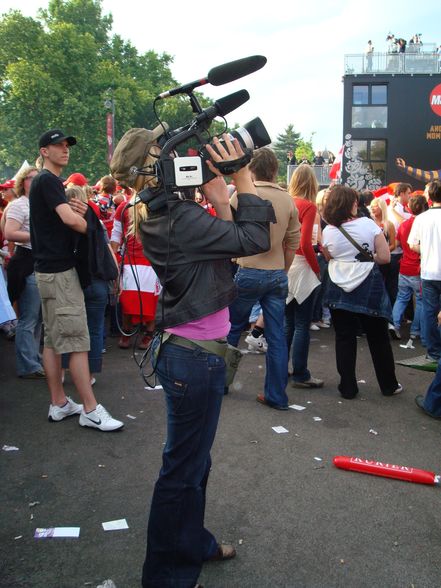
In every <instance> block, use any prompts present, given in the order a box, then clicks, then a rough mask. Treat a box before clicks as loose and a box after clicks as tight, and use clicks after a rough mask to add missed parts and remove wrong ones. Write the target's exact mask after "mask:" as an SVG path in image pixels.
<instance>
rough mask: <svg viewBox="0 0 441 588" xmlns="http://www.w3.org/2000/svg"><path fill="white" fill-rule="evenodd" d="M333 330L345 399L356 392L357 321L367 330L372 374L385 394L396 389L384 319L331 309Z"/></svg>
mask: <svg viewBox="0 0 441 588" xmlns="http://www.w3.org/2000/svg"><path fill="white" fill-rule="evenodd" d="M331 316H332V323H333V325H334V329H335V355H336V359H337V371H338V373H339V375H340V384H339V386H338V389H339V390H340V393H341V395H342V396H343V397H344V398H354V396H356V395H357V393H358V386H357V376H356V374H355V367H356V361H357V329H358V326H359V322H360V323H361V325H362V327H363V331H364V332H365V333H366V337H367V341H368V345H369V351H370V354H371V357H372V362H373V364H374V369H375V375H376V376H377V381H378V384H379V386H380V390H381V392H382V394H384V396H391V395H392V394H393V393H394V391H395V390H396V389H397V388H398V382H397V379H396V377H395V364H394V356H393V352H392V347H391V344H390V338H389V333H388V328H387V320H386V319H385V318H382V317H375V316H368V315H366V314H360V313H355V312H351V311H348V310H340V309H333V308H331Z"/></svg>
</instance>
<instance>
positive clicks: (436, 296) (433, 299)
mask: <svg viewBox="0 0 441 588" xmlns="http://www.w3.org/2000/svg"><path fill="white" fill-rule="evenodd" d="M421 285H422V289H423V307H422V320H423V321H424V337H425V339H426V345H427V353H428V354H429V355H430V356H431V357H434V358H435V359H440V358H441V336H440V328H439V326H438V320H437V316H438V313H439V311H440V310H441V281H439V280H423V279H422V280H421Z"/></svg>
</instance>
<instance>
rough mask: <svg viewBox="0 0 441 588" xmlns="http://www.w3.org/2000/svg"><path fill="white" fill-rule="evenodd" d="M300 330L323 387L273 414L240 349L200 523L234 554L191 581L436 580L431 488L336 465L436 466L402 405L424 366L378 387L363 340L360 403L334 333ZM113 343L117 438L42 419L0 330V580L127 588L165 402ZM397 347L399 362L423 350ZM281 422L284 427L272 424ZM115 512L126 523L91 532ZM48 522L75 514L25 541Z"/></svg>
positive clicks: (434, 431)
mask: <svg viewBox="0 0 441 588" xmlns="http://www.w3.org/2000/svg"><path fill="white" fill-rule="evenodd" d="M312 336H313V341H312V343H311V353H310V367H311V370H312V372H313V374H314V375H315V376H319V377H324V379H325V380H326V385H325V387H324V388H323V389H322V390H318V391H298V390H294V389H290V391H289V397H290V401H291V402H293V403H297V404H300V405H303V406H306V410H304V411H302V412H297V411H295V410H290V411H289V412H288V413H280V412H277V411H274V410H271V409H268V408H266V407H263V406H261V405H259V404H258V403H256V402H255V396H256V393H258V392H261V391H262V382H263V377H264V357H263V356H261V355H247V356H246V357H245V358H244V360H243V362H242V364H241V368H240V372H239V377H238V379H237V383H238V387H239V388H240V389H238V390H235V391H233V393H231V394H230V395H229V396H228V397H226V398H225V401H224V404H223V408H222V417H221V423H220V427H219V430H218V435H217V439H216V442H215V446H214V450H213V471H212V475H211V478H210V483H209V497H208V505H207V515H206V523H207V526H208V527H209V528H210V529H211V530H213V531H214V532H215V533H216V534H217V537H218V539H219V540H221V541H225V542H232V543H234V544H235V545H236V546H237V550H238V556H237V558H236V559H235V560H233V561H231V562H226V563H216V564H209V565H206V566H205V567H204V569H203V572H202V575H201V578H200V581H201V582H202V583H203V584H204V586H205V587H206V588H239V587H241V588H242V587H245V588H270V587H271V588H273V587H277V588H279V587H280V588H282V587H283V588H294V587H295V588H332V587H339V588H364V587H369V588H373V587H381V588H403V587H409V588H410V587H412V586H413V587H414V588H439V586H441V580H440V567H441V566H440V553H441V551H440V550H441V508H440V500H441V494H440V489H438V488H434V487H431V486H421V485H417V484H409V483H406V482H400V481H395V480H388V479H384V478H377V477H373V476H365V475H362V474H357V473H352V472H345V471H341V470H337V469H336V468H334V466H333V465H332V458H333V456H335V455H356V456H361V457H364V458H375V459H380V460H383V461H387V462H389V463H395V464H402V465H409V466H414V467H420V468H426V469H429V470H432V471H435V472H437V473H440V472H441V459H440V441H441V422H440V421H436V420H434V419H431V418H430V417H427V416H425V415H424V414H423V413H421V411H419V409H418V408H417V407H416V406H415V404H414V396H415V394H416V393H422V392H424V391H425V389H426V388H427V385H428V384H429V382H430V381H431V377H432V376H431V374H429V373H424V372H420V371H416V370H412V369H410V368H405V367H400V366H398V367H397V373H398V379H399V381H400V382H401V383H402V384H403V385H404V387H405V392H404V393H403V394H402V395H400V396H397V397H393V398H383V397H382V396H381V395H380V393H379V390H378V389H377V386H376V382H375V378H374V374H373V369H372V365H371V362H370V358H369V353H368V350H367V344H366V341H365V340H364V339H361V340H360V341H359V371H358V377H359V379H360V380H365V382H366V383H361V384H360V388H361V393H360V395H359V398H358V399H356V400H353V401H344V400H341V399H340V397H339V395H338V392H337V391H336V384H337V378H336V373H335V359H334V351H333V332H332V330H331V331H329V330H328V331H323V330H322V331H320V332H319V333H317V334H316V333H313V334H312ZM109 344H110V345H111V347H109V350H108V353H107V355H106V356H105V371H104V373H103V374H102V375H101V376H100V377H99V380H98V383H97V385H96V388H95V389H96V395H97V397H98V399H99V400H100V401H101V402H102V403H103V404H104V405H105V406H106V407H107V408H108V409H109V410H110V411H111V412H112V413H113V414H114V415H115V416H117V417H118V418H123V420H125V422H126V427H125V429H124V430H123V431H122V432H120V433H113V434H111V433H101V432H97V431H94V430H86V429H82V428H80V427H79V426H78V420H77V419H76V418H74V419H70V420H69V421H67V422H61V423H49V422H48V421H47V419H46V417H47V410H48V394H47V390H46V385H45V383H44V382H31V381H22V380H19V379H17V378H16V377H15V375H14V365H13V363H14V361H13V345H12V344H10V343H8V342H6V341H5V340H4V339H2V340H1V341H0V346H1V347H0V362H1V365H0V382H1V392H0V406H1V417H2V427H1V446H3V445H4V444H6V445H12V446H16V447H18V448H19V451H11V452H6V451H1V453H0V467H1V480H2V484H1V486H2V493H1V511H0V512H1V514H0V528H1V531H0V533H1V538H0V541H1V543H0V550H1V554H0V555H1V564H0V565H1V567H0V585H1V587H2V588H3V587H5V588H6V587H8V588H19V587H20V588H24V587H26V588H28V587H32V588H81V587H83V586H92V587H93V588H95V587H96V586H98V585H99V584H101V583H102V582H103V581H104V580H106V579H108V578H111V579H112V580H113V581H114V583H115V585H116V586H117V588H135V587H137V586H139V578H140V570H141V566H142V562H143V558H144V549H145V532H146V512H147V509H148V505H149V501H150V497H151V493H152V487H153V484H154V482H155V479H156V475H157V472H158V470H159V467H160V459H161V450H162V445H163V442H164V431H165V419H164V402H163V397H162V392H161V391H149V390H145V389H144V383H143V381H142V380H141V378H140V376H139V374H138V370H137V367H136V365H135V363H134V362H133V360H132V359H131V358H130V354H129V352H126V351H122V350H119V349H117V348H116V340H115V339H110V340H109ZM393 346H394V350H395V352H396V357H397V358H398V357H400V358H402V357H411V356H412V355H418V354H421V353H422V350H421V348H419V347H418V348H417V349H416V350H407V349H401V348H400V347H399V344H398V343H397V342H394V343H393ZM67 390H68V392H73V389H72V385H70V384H68V385H67ZM128 414H130V415H132V416H135V417H136V419H130V418H128V417H127V416H126V415H128ZM314 417H320V418H321V419H322V420H321V421H318V420H314ZM277 425H282V426H284V427H286V428H287V429H288V430H289V433H286V434H276V433H275V432H274V431H273V430H272V427H273V426H277ZM370 430H373V431H375V432H376V433H377V434H374V433H373V432H370ZM316 458H321V461H318V460H317V459H316ZM35 502H38V504H35V506H32V507H31V506H30V503H35ZM121 518H125V519H127V522H128V525H129V529H128V530H122V531H114V532H104V531H103V529H102V528H101V523H102V522H104V521H110V520H114V519H121ZM51 526H79V527H81V534H80V538H79V539H41V540H36V539H34V538H33V535H34V532H35V528H36V527H51Z"/></svg>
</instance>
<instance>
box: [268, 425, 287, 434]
mask: <svg viewBox="0 0 441 588" xmlns="http://www.w3.org/2000/svg"><path fill="white" fill-rule="evenodd" d="M271 428H272V430H273V431H274V432H275V433H289V431H288V429H285V427H281V426H279V427H271Z"/></svg>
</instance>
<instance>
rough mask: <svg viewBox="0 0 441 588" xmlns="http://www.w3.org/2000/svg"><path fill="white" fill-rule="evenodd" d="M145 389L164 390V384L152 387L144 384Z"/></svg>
mask: <svg viewBox="0 0 441 588" xmlns="http://www.w3.org/2000/svg"><path fill="white" fill-rule="evenodd" d="M144 390H162V386H161V385H160V384H158V385H157V386H155V387H154V388H150V386H144Z"/></svg>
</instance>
